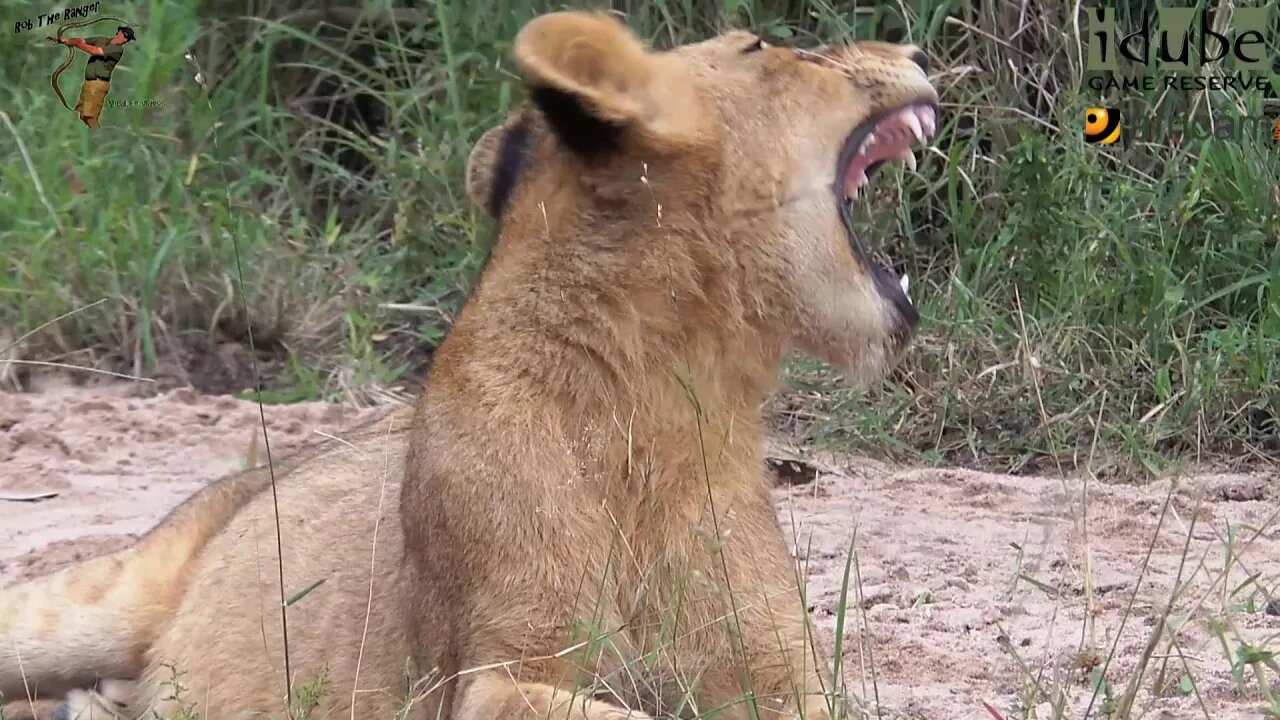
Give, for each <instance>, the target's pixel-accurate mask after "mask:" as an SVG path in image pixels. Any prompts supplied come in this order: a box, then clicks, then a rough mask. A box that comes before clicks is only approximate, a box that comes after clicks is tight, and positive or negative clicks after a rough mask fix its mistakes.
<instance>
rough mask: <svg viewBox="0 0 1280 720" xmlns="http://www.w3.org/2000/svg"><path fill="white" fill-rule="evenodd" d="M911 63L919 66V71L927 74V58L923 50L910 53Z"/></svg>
mask: <svg viewBox="0 0 1280 720" xmlns="http://www.w3.org/2000/svg"><path fill="white" fill-rule="evenodd" d="M911 62H913V63H915V64H917V65H919V66H920V69H921V70H923V71H925V72H926V73H927V72H929V56H928V55H926V54H925V52H924V51H923V50H916V51H915V52H913V53H911Z"/></svg>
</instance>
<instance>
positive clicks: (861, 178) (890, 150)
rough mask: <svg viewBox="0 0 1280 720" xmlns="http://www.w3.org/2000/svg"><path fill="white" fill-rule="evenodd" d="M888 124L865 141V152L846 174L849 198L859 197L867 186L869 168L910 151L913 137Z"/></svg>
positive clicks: (845, 187) (855, 157)
mask: <svg viewBox="0 0 1280 720" xmlns="http://www.w3.org/2000/svg"><path fill="white" fill-rule="evenodd" d="M885 126H886V123H882V124H881V125H878V126H877V127H876V129H875V131H874V132H873V136H874V137H871V138H870V139H869V140H864V141H863V145H862V148H863V150H864V151H865V152H863V153H861V154H858V155H854V157H853V161H852V162H850V163H849V168H848V169H847V170H845V173H844V193H845V195H848V196H849V197H858V195H859V194H860V191H861V188H862V187H863V186H865V185H866V184H867V168H869V167H871V165H872V164H874V163H876V162H879V161H881V160H891V159H893V158H896V157H898V156H899V155H901V154H902V153H903V151H905V150H908V149H910V147H911V145H910V141H909V138H910V137H911V136H910V135H909V133H908V131H905V130H903V131H898V128H897V127H892V128H886V127H885Z"/></svg>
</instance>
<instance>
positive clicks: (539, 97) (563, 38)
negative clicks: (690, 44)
mask: <svg viewBox="0 0 1280 720" xmlns="http://www.w3.org/2000/svg"><path fill="white" fill-rule="evenodd" d="M515 59H516V62H517V63H518V64H519V65H520V68H521V70H522V71H523V72H524V75H525V79H526V82H527V83H528V85H529V88H530V95H531V97H532V100H533V102H534V104H535V105H537V107H538V109H539V110H541V111H542V114H543V116H544V117H546V119H547V122H548V124H549V125H550V126H551V128H552V129H553V130H554V132H555V133H556V136H557V137H559V138H560V140H561V141H562V142H564V144H565V145H567V146H568V147H569V148H570V149H571V150H573V151H574V152H577V153H580V154H585V155H592V154H599V153H601V152H607V151H610V150H613V149H615V148H616V147H617V146H618V144H619V142H620V140H621V138H622V134H623V133H624V132H627V131H638V132H639V133H641V134H644V135H647V136H649V137H651V138H653V139H662V138H664V137H665V138H666V139H670V140H676V139H677V136H678V135H679V134H680V133H681V132H682V131H684V130H686V128H682V127H681V117H682V116H683V115H684V113H685V112H687V111H688V108H679V107H678V106H679V103H680V102H681V100H682V99H683V100H686V101H687V100H688V99H689V98H688V97H687V96H688V95H690V91H689V88H688V85H689V83H688V81H687V80H683V79H682V78H680V77H677V76H676V75H675V72H674V68H673V66H672V65H671V64H670V63H665V62H663V58H661V57H660V56H658V55H657V54H655V53H653V52H650V51H649V50H648V49H647V48H645V46H644V45H643V44H641V42H640V40H639V39H637V38H636V36H635V35H633V34H632V33H631V32H630V31H629V30H628V29H627V28H626V27H625V26H624V25H623V24H622V23H621V22H619V21H618V20H617V19H616V18H614V17H613V16H611V15H608V14H606V13H589V12H556V13H550V14H548V15H543V16H541V17H538V18H535V19H533V20H532V21H530V22H529V23H528V24H527V25H525V26H524V28H523V29H521V30H520V32H519V34H517V35H516V40H515Z"/></svg>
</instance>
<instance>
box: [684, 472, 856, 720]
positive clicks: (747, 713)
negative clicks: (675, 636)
mask: <svg viewBox="0 0 1280 720" xmlns="http://www.w3.org/2000/svg"><path fill="white" fill-rule="evenodd" d="M753 500H754V502H739V503H736V504H735V506H736V507H735V509H734V511H733V513H732V515H730V516H729V517H728V518H726V521H725V523H722V528H721V536H722V537H723V535H724V533H723V530H724V529H725V528H732V530H731V532H729V533H728V537H727V538H726V539H724V540H723V541H721V542H719V543H717V544H716V545H718V547H717V548H715V551H716V552H718V553H722V562H719V563H718V566H719V572H717V573H715V574H716V575H718V576H719V577H720V579H721V583H720V585H721V587H722V590H727V591H728V592H721V593H720V595H721V597H722V598H725V600H723V601H722V604H723V605H724V606H725V607H724V608H723V610H722V612H723V615H722V620H721V624H722V626H723V627H724V629H725V632H726V633H727V634H728V638H729V642H730V650H729V652H730V657H731V658H732V660H731V661H730V662H729V663H728V664H729V665H730V666H732V667H733V670H732V671H731V674H732V675H733V677H724V676H722V677H720V678H718V681H717V682H715V683H714V685H709V686H707V687H706V688H705V689H704V692H702V693H700V695H701V699H702V703H701V704H702V705H703V706H704V709H705V705H706V703H707V701H713V702H718V703H721V704H723V703H726V702H728V703H729V704H730V705H736V706H737V707H735V708H726V709H727V710H728V712H727V714H728V715H729V716H731V717H753V716H754V717H758V718H771V717H775V718H776V717H785V718H791V717H796V718H805V719H806V720H809V719H812V720H829V719H830V718H837V719H839V718H846V717H848V716H849V713H848V710H849V708H848V705H847V699H846V698H845V696H844V694H843V692H841V688H840V687H839V686H838V685H833V683H832V673H831V670H832V666H833V662H832V658H831V657H830V655H829V654H828V653H827V651H826V650H825V649H824V645H825V643H822V642H819V641H817V639H816V638H815V637H814V629H813V625H812V623H811V622H810V620H809V615H808V612H807V611H806V608H805V601H804V597H805V596H804V582H805V578H804V577H802V576H801V575H800V572H799V570H798V568H797V566H796V564H795V562H794V561H793V560H792V558H791V555H790V553H789V552H788V551H787V544H786V540H785V538H784V536H783V534H782V531H781V529H780V528H779V526H778V522H777V520H776V517H775V516H774V514H773V513H774V509H773V505H772V502H770V501H769V499H768V496H767V494H765V493H763V492H761V493H760V496H757V497H756V498H753ZM711 679H712V678H708V680H711ZM717 685H718V686H719V687H716V686H717ZM730 686H736V691H737V692H736V694H737V698H736V699H733V698H731V697H730V695H732V694H733V689H731V687H730ZM752 703H754V706H755V712H753V711H752V708H751V707H750V705H751V704H752Z"/></svg>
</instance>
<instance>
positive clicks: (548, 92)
mask: <svg viewBox="0 0 1280 720" xmlns="http://www.w3.org/2000/svg"><path fill="white" fill-rule="evenodd" d="M530 98H531V99H532V100H533V104H534V105H536V106H537V107H538V109H539V110H541V111H542V114H543V116H544V117H546V119H547V124H549V125H550V126H551V129H552V131H554V132H555V135H556V137H557V138H559V140H560V142H562V143H564V145H565V147H567V148H569V149H570V150H571V151H573V152H575V153H577V154H579V155H582V156H585V157H597V156H600V155H606V154H609V153H612V152H614V151H616V150H617V149H618V146H619V145H620V144H621V139H622V126H621V125H619V124H618V123H613V122H609V121H607V120H601V119H600V118H598V117H596V116H595V115H592V114H591V113H590V112H588V111H587V109H586V108H585V107H583V105H582V103H581V101H579V99H578V98H577V97H575V96H574V95H573V94H571V93H567V92H565V91H563V90H559V89H557V88H552V87H547V86H538V87H535V88H533V89H532V91H531V92H530Z"/></svg>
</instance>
